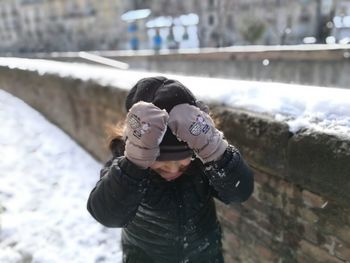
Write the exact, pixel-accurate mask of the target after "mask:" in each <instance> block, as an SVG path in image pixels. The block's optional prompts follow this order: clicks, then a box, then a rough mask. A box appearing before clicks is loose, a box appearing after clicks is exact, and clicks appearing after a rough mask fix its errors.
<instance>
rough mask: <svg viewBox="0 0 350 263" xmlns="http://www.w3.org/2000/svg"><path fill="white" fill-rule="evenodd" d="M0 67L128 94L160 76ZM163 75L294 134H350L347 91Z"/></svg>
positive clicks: (74, 66) (45, 65) (20, 63)
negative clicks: (138, 84) (111, 87)
mask: <svg viewBox="0 0 350 263" xmlns="http://www.w3.org/2000/svg"><path fill="white" fill-rule="evenodd" d="M0 66H7V67H10V68H19V69H24V70H32V71H38V72H39V73H40V74H44V73H54V74H58V75H61V76H72V77H75V78H80V79H83V80H87V79H93V80H96V81H98V82H99V83H101V84H104V85H107V84H109V85H114V86H117V87H120V88H125V89H130V87H131V86H132V85H133V84H134V83H135V82H136V81H137V80H139V79H140V78H143V77H148V76H154V75H160V74H161V73H157V72H141V71H131V70H117V69H113V68H108V67H104V66H97V65H89V64H84V63H65V62H57V61H50V60H33V59H22V58H0ZM161 75H165V76H167V77H169V78H174V79H177V80H179V81H181V82H182V83H184V84H185V85H186V86H187V87H188V88H190V89H191V90H192V91H193V92H194V94H195V95H196V96H197V97H199V98H202V99H210V100H216V101H218V102H222V103H224V104H226V105H230V106H236V107H242V108H245V109H249V110H253V111H257V112H266V113H269V114H271V115H272V116H274V117H275V118H276V119H277V120H281V121H285V122H286V123H287V124H288V125H289V127H290V131H292V132H297V131H298V130H300V129H303V128H309V129H315V130H319V131H323V132H327V133H333V134H338V135H343V136H349V134H350V89H340V88H324V87H315V86H303V85H294V84H282V83H272V82H271V83H269V82H257V81H239V80H229V79H219V78H205V77H188V76H180V75H169V74H161Z"/></svg>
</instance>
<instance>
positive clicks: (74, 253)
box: [0, 58, 350, 263]
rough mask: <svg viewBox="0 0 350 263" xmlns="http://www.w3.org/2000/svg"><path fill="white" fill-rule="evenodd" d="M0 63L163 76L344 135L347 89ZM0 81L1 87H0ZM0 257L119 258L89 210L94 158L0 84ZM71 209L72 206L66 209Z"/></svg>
mask: <svg viewBox="0 0 350 263" xmlns="http://www.w3.org/2000/svg"><path fill="white" fill-rule="evenodd" d="M0 66H6V67H10V68H20V69H24V70H32V71H38V72H39V73H40V74H45V73H54V74H59V75H61V76H71V77H74V78H79V79H83V80H88V79H92V80H95V81H97V82H99V83H100V84H103V85H114V86H117V87H120V88H123V89H130V88H131V86H132V85H133V84H134V83H135V82H136V81H137V80H138V79H140V78H142V77H147V76H155V75H165V76H167V77H169V78H174V79H177V80H179V81H181V82H182V83H183V84H185V85H186V86H187V87H188V88H190V89H191V90H192V91H193V92H194V94H195V95H196V96H197V97H198V98H201V99H204V100H208V101H216V102H219V103H223V104H225V105H227V106H232V107H238V108H243V109H247V110H251V111H255V112H259V113H266V114H268V115H270V116H272V117H273V118H275V119H277V120H280V121H283V122H286V123H287V124H288V125H289V129H290V131H292V132H298V131H299V130H300V129H303V128H308V129H313V130H318V131H322V132H326V133H331V134H336V135H337V136H346V137H349V134H350V133H349V131H350V90H347V89H338V88H322V87H311V86H302V85H288V84H282V83H269V82H252V81H239V80H228V79H217V78H204V77H189V76H180V75H169V74H161V73H157V72H141V71H132V70H117V69H112V68H107V67H103V66H96V65H88V64H82V63H80V64H79V63H64V62H55V61H45V60H35V61H34V60H29V59H18V58H0ZM0 88H1V87H0ZM0 123H1V124H2V125H1V129H0V156H1V161H0V179H1V184H0V209H1V210H2V212H1V213H0V227H1V229H0V262H1V263H2V262H4V263H19V262H22V261H21V260H23V258H32V261H31V262H33V263H56V262H60V263H61V262H74V263H76V262H77V263H80V262H84V263H89V262H91V263H92V262H99V263H103V262H106V263H107V262H108V263H109V262H113V263H118V262H121V250H120V247H119V243H120V230H118V229H107V228H104V227H103V226H101V225H100V224H98V223H97V222H96V221H95V220H94V219H93V218H92V217H91V216H90V215H89V214H88V212H87V210H86V201H87V198H88V195H89V193H90V191H91V189H92V188H93V186H94V185H95V183H96V182H97V180H98V177H99V170H100V168H101V166H102V164H101V163H98V162H96V161H95V160H94V159H93V158H92V157H91V156H89V154H88V153H86V152H85V151H84V150H83V149H81V148H80V147H79V146H78V145H77V144H76V143H75V142H74V141H73V140H71V139H70V137H69V136H67V135H66V134H65V133H64V132H62V131H61V130H60V129H59V128H57V127H55V126H54V125H52V124H51V123H50V122H49V121H47V120H46V119H45V118H44V117H43V116H42V115H41V114H40V113H38V112H37V111H35V110H33V109H32V108H30V107H29V106H28V105H26V104H25V103H24V102H23V101H21V100H19V99H18V98H15V97H13V96H12V95H10V94H8V93H6V92H5V91H3V90H1V89H0ZM72 208H73V209H72Z"/></svg>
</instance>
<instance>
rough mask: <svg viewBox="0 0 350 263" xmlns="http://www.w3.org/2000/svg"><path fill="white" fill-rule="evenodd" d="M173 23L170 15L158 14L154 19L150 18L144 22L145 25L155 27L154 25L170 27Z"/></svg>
mask: <svg viewBox="0 0 350 263" xmlns="http://www.w3.org/2000/svg"><path fill="white" fill-rule="evenodd" d="M172 24H173V19H172V17H170V16H160V17H157V18H155V19H152V20H150V21H148V22H147V23H146V27H148V28H155V27H170V26H171V25H172Z"/></svg>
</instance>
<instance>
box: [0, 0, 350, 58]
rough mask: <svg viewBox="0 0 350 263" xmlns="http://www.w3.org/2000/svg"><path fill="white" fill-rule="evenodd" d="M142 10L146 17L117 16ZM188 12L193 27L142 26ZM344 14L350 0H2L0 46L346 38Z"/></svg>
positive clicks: (49, 47)
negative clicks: (192, 16) (194, 18)
mask: <svg viewBox="0 0 350 263" xmlns="http://www.w3.org/2000/svg"><path fill="white" fill-rule="evenodd" d="M146 8H147V9H150V10H151V15H150V16H149V17H148V18H147V20H146V19H144V20H140V21H134V22H132V21H131V22H130V21H129V22H125V21H122V20H121V15H122V14H123V13H125V12H127V11H130V10H138V9H146ZM190 13H194V14H196V15H197V16H198V17H199V22H198V24H197V25H195V26H193V27H190V26H186V25H185V26H184V27H183V28H182V29H181V27H180V26H176V25H175V24H174V23H173V22H172V23H171V24H170V25H169V26H167V27H165V26H161V27H159V28H155V29H154V30H153V29H149V28H147V27H146V23H147V22H149V21H150V20H155V19H157V18H159V17H165V18H166V19H168V18H169V17H170V18H172V19H173V20H172V21H178V20H176V19H178V18H180V17H181V16H183V15H188V14H190ZM335 13H337V14H335ZM334 16H336V17H340V18H337V19H338V20H337V19H335V20H334V21H333V18H334ZM348 17H349V1H348V0H295V1H288V0H0V51H1V52H6V51H12V52H32V51H36V52H38V51H39V52H40V51H77V50H107V49H128V48H130V43H131V42H130V41H131V37H137V39H136V38H135V39H134V40H135V41H136V40H137V41H138V42H135V41H134V43H137V44H138V46H137V48H151V42H150V41H149V39H150V37H152V34H155V32H158V31H159V32H160V34H161V37H162V38H163V39H171V40H172V41H173V42H172V46H169V48H174V47H176V48H178V47H180V48H181V47H186V45H182V46H181V45H180V44H179V43H180V42H181V43H185V42H186V40H187V39H188V38H189V35H192V34H195V35H196V39H198V41H197V42H198V46H201V47H224V46H231V45H246V44H265V45H276V44H299V43H303V42H306V43H315V42H319V43H320V42H322V41H323V40H324V39H325V38H326V37H327V36H329V34H334V35H336V36H337V39H339V38H344V36H347V35H348V31H350V30H349V28H350V25H348V24H349V23H350V22H349V23H348V21H349V18H348ZM339 19H340V20H339ZM339 21H340V22H339ZM131 29H133V30H134V31H133V32H135V30H137V34H135V33H132V34H130V30H131ZM152 30H153V31H152ZM182 40H184V41H182ZM164 43H165V42H164ZM163 47H164V48H166V47H167V46H166V45H164V46H163ZM163 47H162V48H163ZM189 47H193V45H192V46H191V45H189ZM135 49H136V48H135Z"/></svg>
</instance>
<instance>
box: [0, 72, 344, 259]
mask: <svg viewBox="0 0 350 263" xmlns="http://www.w3.org/2000/svg"><path fill="white" fill-rule="evenodd" d="M0 88H1V89H4V90H6V91H8V92H10V93H12V94H14V95H15V96H17V97H19V98H21V99H23V100H24V101H26V102H27V103H28V104H30V105H31V106H33V107H34V108H36V109H37V110H39V111H40V112H42V113H43V114H44V115H45V116H46V117H47V118H48V119H49V120H51V121H52V122H53V123H55V124H56V125H58V126H59V127H61V128H62V129H63V130H64V131H66V132H67V133H68V134H69V135H70V136H71V137H73V138H74V139H75V140H76V141H77V142H79V143H80V144H81V145H82V146H83V147H85V149H87V150H88V151H89V152H90V153H91V154H92V155H93V156H95V157H96V158H97V159H99V160H101V161H105V160H106V159H107V157H108V155H109V154H108V151H107V148H106V147H105V144H103V143H102V142H103V139H104V138H105V133H104V127H105V126H106V125H107V124H109V123H114V122H116V121H118V120H121V119H123V117H124V116H125V112H124V109H123V105H124V104H123V103H124V99H125V95H126V91H125V90H121V89H118V88H117V87H109V86H101V85H99V84H97V83H94V82H84V81H82V80H78V79H72V78H62V77H59V76H56V75H48V74H46V75H40V74H38V73H37V72H29V71H23V70H19V69H9V68H5V67H0ZM212 111H213V113H214V115H215V119H216V120H217V122H218V126H219V128H220V129H221V130H222V131H223V132H224V133H225V136H226V137H227V138H228V140H229V141H230V142H231V143H232V144H234V145H236V146H237V147H238V148H239V149H240V151H241V152H242V153H243V155H244V157H245V158H246V159H247V161H248V162H249V164H250V165H251V166H252V167H253V169H254V171H255V181H256V183H255V191H254V194H253V196H252V197H251V198H250V199H249V200H248V201H247V202H245V203H243V204H235V205H229V206H226V205H224V204H222V203H220V202H217V208H218V213H219V218H220V221H221V222H222V225H223V230H224V231H223V232H224V249H225V259H226V263H231V262H242V263H250V262H251V263H259V262H262V263H265V262H269V263H270V262H276V263H282V262H286V263H287V262H300V263H303V262H311V263H314V262H315V263H321V262H322V263H333V262H337V263H340V262H343V263H344V262H350V205H349V200H350V180H349V179H350V139H349V138H344V137H337V136H335V135H328V134H323V133H316V132H313V131H308V130H304V131H300V132H299V133H298V134H292V133H291V132H289V130H288V126H287V125H286V124H285V123H280V122H277V121H275V120H274V119H273V118H271V117H270V116H268V115H262V114H256V113H253V112H248V111H244V110H241V109H232V108H227V107H222V106H215V105H212Z"/></svg>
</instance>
